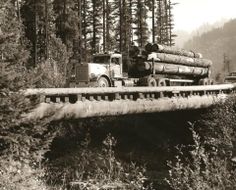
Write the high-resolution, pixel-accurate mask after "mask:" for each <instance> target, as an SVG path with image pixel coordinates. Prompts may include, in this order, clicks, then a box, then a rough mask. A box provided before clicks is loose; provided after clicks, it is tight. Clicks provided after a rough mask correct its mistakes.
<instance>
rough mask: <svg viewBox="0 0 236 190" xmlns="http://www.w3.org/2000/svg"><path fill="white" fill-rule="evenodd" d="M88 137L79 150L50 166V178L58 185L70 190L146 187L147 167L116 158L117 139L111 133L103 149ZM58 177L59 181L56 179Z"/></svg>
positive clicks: (50, 180)
mask: <svg viewBox="0 0 236 190" xmlns="http://www.w3.org/2000/svg"><path fill="white" fill-rule="evenodd" d="M89 144H90V140H89V138H88V137H87V138H86V140H85V141H84V142H83V143H82V144H81V145H80V146H79V147H78V151H77V152H73V153H71V154H67V155H66V156H65V157H64V158H59V159H57V160H54V161H53V163H52V164H51V165H50V166H49V168H48V181H49V183H50V184H51V185H53V184H54V186H55V188H59V187H60V188H61V189H66V188H67V187H68V186H70V188H72V189H78V188H79V189H84V190H92V189H145V188H144V182H145V181H146V177H145V175H144V173H145V168H143V167H138V166H136V165H135V164H134V163H132V164H125V163H122V162H120V161H119V160H118V159H116V157H115V154H114V150H113V148H114V147H115V145H116V141H115V139H114V138H113V137H112V136H111V135H108V136H107V138H106V139H105V140H104V141H103V147H102V150H98V149H94V148H91V147H89ZM56 179H57V180H56Z"/></svg>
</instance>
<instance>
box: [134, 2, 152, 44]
mask: <svg viewBox="0 0 236 190" xmlns="http://www.w3.org/2000/svg"><path fill="white" fill-rule="evenodd" d="M135 5H136V7H135V18H136V19H135V25H136V31H135V35H136V36H137V42H138V45H139V47H141V48H143V47H144V45H145V44H146V43H147V41H148V35H149V32H148V25H147V17H148V15H147V13H148V10H147V6H146V3H145V1H144V0H136V1H135Z"/></svg>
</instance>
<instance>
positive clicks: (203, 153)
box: [167, 97, 236, 190]
mask: <svg viewBox="0 0 236 190" xmlns="http://www.w3.org/2000/svg"><path fill="white" fill-rule="evenodd" d="M235 103H236V102H235V97H233V98H230V99H229V100H227V101H226V102H225V103H221V104H219V105H217V106H215V107H214V108H212V109H211V110H209V112H208V114H205V115H203V117H202V119H201V120H200V121H198V122H197V123H196V124H195V129H193V128H192V134H193V142H194V143H193V145H189V146H187V147H181V148H179V149H178V151H179V154H178V155H177V156H176V161H175V162H168V165H169V167H170V170H169V179H167V182H168V184H169V186H170V187H171V188H173V189H192V190H198V189H215V190H222V189H227V190H231V189H232V190H233V189H235V188H236V176H235V172H236V168H235V163H234V162H233V154H234V151H235V147H234V146H235V132H236V131H235V130H236V126H235V119H236V114H235V105H236V104H235ZM196 131H198V133H199V134H200V135H201V136H200V135H199V134H198V133H197V132H196ZM184 152H185V154H184ZM186 152H188V154H186Z"/></svg>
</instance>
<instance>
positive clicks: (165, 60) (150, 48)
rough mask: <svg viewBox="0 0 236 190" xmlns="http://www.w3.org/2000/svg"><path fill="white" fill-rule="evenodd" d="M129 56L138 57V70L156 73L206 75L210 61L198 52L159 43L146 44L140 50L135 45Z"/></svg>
mask: <svg viewBox="0 0 236 190" xmlns="http://www.w3.org/2000/svg"><path fill="white" fill-rule="evenodd" d="M131 57H133V58H135V57H140V60H142V61H139V62H138V70H139V71H140V72H142V71H150V72H153V71H154V73H156V74H178V75H190V76H198V77H201V78H203V77H208V75H209V68H210V67H211V65H212V61H211V60H208V59H203V58H202V55H201V54H200V53H195V52H192V51H187V50H184V49H180V48H176V47H169V46H165V45H159V44H147V45H146V46H145V50H144V51H141V50H139V48H137V47H135V48H133V49H132V51H131Z"/></svg>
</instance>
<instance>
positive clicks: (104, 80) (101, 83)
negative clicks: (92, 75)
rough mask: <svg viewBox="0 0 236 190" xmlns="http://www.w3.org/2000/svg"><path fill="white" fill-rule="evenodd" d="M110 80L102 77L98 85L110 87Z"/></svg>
mask: <svg viewBox="0 0 236 190" xmlns="http://www.w3.org/2000/svg"><path fill="white" fill-rule="evenodd" d="M109 86H110V85H109V82H108V80H107V79H106V78H105V77H100V78H99V79H98V87H109Z"/></svg>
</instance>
